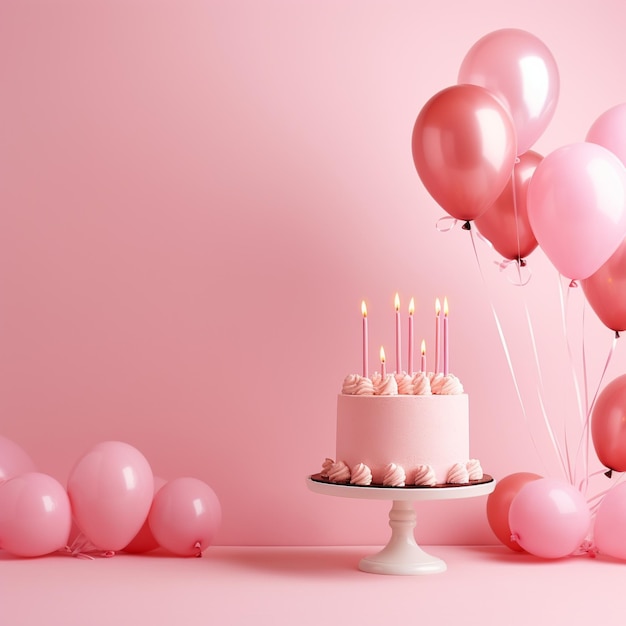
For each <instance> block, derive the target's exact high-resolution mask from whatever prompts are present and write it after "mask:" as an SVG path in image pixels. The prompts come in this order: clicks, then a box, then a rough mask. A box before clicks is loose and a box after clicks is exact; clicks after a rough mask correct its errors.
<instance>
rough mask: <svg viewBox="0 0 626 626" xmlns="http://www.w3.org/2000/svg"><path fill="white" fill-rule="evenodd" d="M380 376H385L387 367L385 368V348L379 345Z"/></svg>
mask: <svg viewBox="0 0 626 626" xmlns="http://www.w3.org/2000/svg"><path fill="white" fill-rule="evenodd" d="M380 376H381V378H383V379H385V378H387V369H386V368H385V348H383V347H382V346H380Z"/></svg>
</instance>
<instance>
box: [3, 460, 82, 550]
mask: <svg viewBox="0 0 626 626" xmlns="http://www.w3.org/2000/svg"><path fill="white" fill-rule="evenodd" d="M71 525H72V512H71V509H70V501H69V498H68V496H67V493H66V492H65V489H63V486H62V485H61V484H60V483H59V482H58V481H57V480H55V479H54V478H52V477H51V476H48V475H47V474H41V473H38V472H29V473H26V474H21V475H20V476H16V477H15V478H10V479H9V480H7V481H6V482H4V483H2V485H0V548H2V549H3V550H6V551H7V552H9V553H11V554H14V555H16V556H25V557H33V556H43V555H44V554H50V553H52V552H56V551H57V550H61V549H62V548H64V547H65V546H66V545H67V541H68V537H69V534H70V527H71Z"/></svg>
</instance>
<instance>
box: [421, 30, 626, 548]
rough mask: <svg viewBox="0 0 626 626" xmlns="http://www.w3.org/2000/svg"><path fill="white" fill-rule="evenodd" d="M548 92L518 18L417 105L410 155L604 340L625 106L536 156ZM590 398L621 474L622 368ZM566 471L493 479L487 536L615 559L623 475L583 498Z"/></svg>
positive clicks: (625, 416) (539, 54)
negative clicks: (574, 299) (581, 301)
mask: <svg viewBox="0 0 626 626" xmlns="http://www.w3.org/2000/svg"><path fill="white" fill-rule="evenodd" d="M559 91H560V83H559V72H558V68H557V65H556V62H555V59H554V57H553V55H552V53H551V52H550V50H549V49H548V48H547V47H546V45H545V44H544V43H543V42H542V41H540V40H539V39H538V38H537V37H535V36H534V35H532V34H531V33H528V32H526V31H523V30H519V29H510V28H508V29H502V30H497V31H494V32H492V33H489V34H487V35H486V36H484V37H482V38H481V39H479V40H478V41H477V42H476V43H475V44H474V45H473V46H472V47H471V48H470V50H469V51H468V52H467V54H466V56H465V57H464V59H463V61H462V63H461V66H460V69H459V73H458V81H457V84H455V85H453V86H450V87H447V88H445V89H443V90H442V91H440V92H438V93H436V94H435V95H434V96H432V97H431V98H430V99H429V100H428V102H426V104H425V105H424V106H423V108H422V109H421V111H420V112H419V115H418V116H417V119H416V121H415V125H414V127H413V135H412V153H413V161H414V164H415V168H416V170H417V173H418V175H419V177H420V179H421V181H422V183H423V184H424V186H425V188H426V189H427V191H428V192H429V193H430V195H431V196H432V197H433V198H434V199H435V200H436V201H437V203H438V204H439V205H440V206H441V207H442V208H443V209H444V210H445V211H446V212H447V213H448V214H449V215H450V216H451V217H452V218H453V219H455V220H461V221H463V222H465V224H464V229H465V230H472V225H471V222H473V223H474V224H475V226H476V228H477V229H478V231H479V232H480V234H481V235H482V236H483V238H485V239H487V240H488V241H490V242H491V244H492V246H493V248H494V249H495V250H496V251H497V252H498V253H500V254H501V255H502V256H503V257H505V259H508V260H511V261H514V262H517V263H518V264H519V265H520V266H521V265H525V264H526V260H525V259H526V257H527V256H528V255H530V254H531V253H532V252H533V251H534V250H535V249H536V248H538V247H540V248H541V249H542V250H543V252H544V253H545V255H546V256H547V257H548V259H549V260H550V261H551V262H552V264H553V265H554V266H555V268H556V269H557V270H558V272H559V273H560V274H562V275H563V276H565V277H566V278H568V279H570V280H571V283H570V285H571V286H574V285H576V281H580V282H581V284H582V288H583V292H584V295H585V297H586V299H587V301H588V302H589V304H590V305H591V307H592V309H593V310H594V311H595V313H596V314H597V316H598V318H599V319H600V320H601V321H602V323H603V324H604V325H605V326H607V327H608V328H609V329H611V330H613V331H615V339H617V337H619V332H620V331H623V330H626V167H625V165H626V103H625V104H619V105H617V106H614V107H613V108H611V109H609V110H608V111H606V112H604V113H603V114H602V115H601V116H600V117H599V118H598V119H597V120H596V121H595V122H594V123H593V125H592V126H591V127H590V128H589V130H588V132H587V135H586V137H585V141H580V142H577V143H572V144H570V145H566V146H563V147H560V148H558V149H556V150H554V151H552V152H551V153H550V154H548V155H547V156H545V157H542V156H541V155H540V154H538V153H537V152H534V151H532V150H531V147H532V146H533V144H534V143H535V142H536V140H537V139H538V138H539V137H540V136H541V134H542V133H543V132H544V131H545V130H546V128H547V126H548V124H549V123H550V121H551V119H552V117H553V115H554V112H555V109H556V105H557V101H558V97H559ZM531 332H532V331H531ZM607 364H608V363H607ZM592 408H593V411H592V412H591V411H588V413H587V422H586V424H585V429H586V428H588V427H589V422H590V421H591V426H590V430H591V435H592V439H593V445H594V448H595V451H596V454H597V456H598V459H599V460H600V461H601V462H602V463H603V464H604V465H605V466H606V467H607V468H608V470H609V471H608V472H607V476H609V477H610V476H611V474H612V472H613V471H619V472H624V471H626V375H625V376H621V377H619V378H617V379H616V380H614V381H613V382H612V383H610V384H609V385H608V386H607V387H606V388H605V389H604V390H603V392H602V393H601V394H599V395H598V397H597V401H596V402H595V404H592ZM586 478H587V479H588V478H589V476H588V475H587V477H586ZM570 482H573V479H571V481H570ZM570 482H566V481H560V480H554V479H551V478H543V477H541V476H538V475H536V474H530V473H517V474H512V475H510V476H507V477H506V478H504V479H503V480H501V481H500V482H499V483H498V485H497V486H496V488H495V491H494V492H493V493H492V494H491V495H490V496H489V498H488V503H487V517H488V521H489V524H490V526H491V528H492V530H493V531H494V533H495V534H496V536H497V537H498V539H499V540H500V541H501V542H502V543H503V544H505V545H506V546H508V547H510V548H511V549H513V550H520V551H526V552H530V553H532V554H534V555H536V556H540V557H544V558H558V557H562V556H567V555H570V554H574V553H577V552H587V553H595V552H601V553H603V554H607V555H610V556H614V557H617V558H622V559H626V532H624V530H623V529H624V528H626V485H620V484H616V483H615V482H614V483H613V485H612V486H611V488H610V489H608V490H606V491H605V492H603V493H602V494H600V495H599V496H596V497H595V498H592V499H590V500H589V501H587V499H586V498H585V496H584V495H583V491H584V489H583V488H582V484H581V485H580V486H579V487H578V488H577V487H576V486H574V485H573V484H570ZM583 482H585V481H583ZM594 502H595V504H592V503H594ZM594 520H595V522H594Z"/></svg>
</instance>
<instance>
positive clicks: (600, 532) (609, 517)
mask: <svg viewBox="0 0 626 626" xmlns="http://www.w3.org/2000/svg"><path fill="white" fill-rule="evenodd" d="M624 528H626V484H625V483H622V484H621V485H616V486H615V487H613V488H612V489H611V490H610V491H608V492H607V493H606V494H605V495H604V497H603V498H602V501H601V502H600V506H599V507H598V512H597V514H596V521H595V525H594V537H593V538H594V543H595V545H596V547H597V548H598V552H600V554H606V555H608V556H612V557H615V558H617V559H624V560H626V533H625V532H624Z"/></svg>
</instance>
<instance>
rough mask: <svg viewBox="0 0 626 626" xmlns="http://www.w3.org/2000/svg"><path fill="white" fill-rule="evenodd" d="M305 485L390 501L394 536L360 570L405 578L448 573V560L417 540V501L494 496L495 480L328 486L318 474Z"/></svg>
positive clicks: (319, 490)
mask: <svg viewBox="0 0 626 626" xmlns="http://www.w3.org/2000/svg"><path fill="white" fill-rule="evenodd" d="M306 482H307V486H308V488H309V489H310V490H311V491H314V492H315V493H321V494H324V495H328V496H339V497H342V498H360V499H364V500H391V501H392V505H391V510H390V511H389V526H390V527H391V537H390V539H389V541H388V542H387V545H386V546H385V547H384V548H383V549H382V550H381V551H380V552H378V553H377V554H373V555H371V556H367V557H365V558H363V559H361V561H360V563H359V569H360V570H362V571H364V572H369V573H370V574H395V575H405V576H414V575H419V574H436V573H439V572H445V571H446V563H445V561H442V560H441V559H440V558H438V557H436V556H432V555H430V554H428V553H426V552H424V550H422V548H420V546H419V545H418V544H417V542H416V541H415V533H414V529H415V524H416V515H415V508H414V507H413V502H414V501H418V500H452V499H456V498H473V497H475V496H482V495H487V494H489V493H491V492H492V491H493V490H494V488H495V486H496V481H495V480H494V479H493V478H492V477H491V476H488V475H487V474H485V476H484V477H483V480H482V481H476V482H474V483H473V484H470V485H459V486H456V485H454V486H448V485H446V486H441V487H361V486H357V485H345V484H335V483H329V482H328V481H326V480H324V479H323V478H321V476H320V475H319V474H314V475H313V476H309V477H307V479H306Z"/></svg>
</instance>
